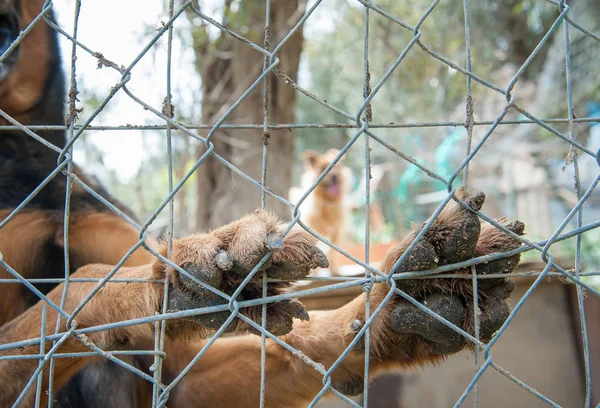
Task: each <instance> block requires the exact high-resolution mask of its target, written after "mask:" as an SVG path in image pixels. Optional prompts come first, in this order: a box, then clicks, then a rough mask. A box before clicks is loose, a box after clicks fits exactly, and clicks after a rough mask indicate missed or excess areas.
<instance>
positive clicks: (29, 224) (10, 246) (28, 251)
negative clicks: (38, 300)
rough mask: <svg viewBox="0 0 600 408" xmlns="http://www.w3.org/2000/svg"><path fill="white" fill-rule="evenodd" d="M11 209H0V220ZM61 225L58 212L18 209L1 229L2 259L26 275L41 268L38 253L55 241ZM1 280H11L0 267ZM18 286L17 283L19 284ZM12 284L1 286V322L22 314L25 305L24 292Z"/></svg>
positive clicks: (26, 276)
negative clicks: (48, 243) (47, 244)
mask: <svg viewBox="0 0 600 408" xmlns="http://www.w3.org/2000/svg"><path fill="white" fill-rule="evenodd" d="M9 214H10V211H8V210H1V211H0V222H1V221H3V220H4V219H5V218H6V217H7V216H8V215H9ZM59 225H60V217H59V215H58V214H49V213H48V212H43V211H32V210H21V211H20V212H19V213H17V214H16V215H15V216H14V217H13V218H12V219H11V220H10V221H9V222H8V223H7V224H6V225H5V226H4V227H3V228H2V229H1V230H0V251H2V257H3V260H4V261H5V262H6V263H7V264H8V265H9V266H10V267H12V268H13V269H14V270H15V271H17V272H18V273H20V274H21V275H22V276H24V277H25V278H30V277H31V276H32V274H33V273H34V272H35V270H36V269H37V268H40V267H41V265H40V262H41V261H42V260H41V259H40V253H41V251H42V250H43V246H44V245H46V243H47V242H48V241H52V240H54V237H55V234H56V231H57V229H58V228H59ZM0 279H14V276H13V275H11V274H10V273H9V272H8V271H7V270H6V269H4V268H3V267H2V266H0ZM19 286H20V285H19ZM19 289H20V288H17V285H15V284H3V285H1V286H0V325H3V324H4V323H6V322H7V321H9V320H11V319H13V318H14V317H16V316H18V315H20V314H21V313H23V312H24V311H25V309H26V307H27V305H26V303H25V299H23V294H22V293H21V292H20V290H19Z"/></svg>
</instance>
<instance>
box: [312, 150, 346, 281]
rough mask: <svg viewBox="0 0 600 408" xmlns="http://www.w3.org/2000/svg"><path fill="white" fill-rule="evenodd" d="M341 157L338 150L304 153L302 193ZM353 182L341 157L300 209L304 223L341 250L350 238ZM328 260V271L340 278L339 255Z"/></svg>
mask: <svg viewBox="0 0 600 408" xmlns="http://www.w3.org/2000/svg"><path fill="white" fill-rule="evenodd" d="M338 154H339V150H335V149H330V150H328V151H327V152H326V153H324V154H319V153H317V152H314V151H312V150H309V151H307V152H305V153H304V154H303V156H302V160H303V163H304V174H303V175H302V180H301V187H302V191H306V190H307V189H308V188H309V187H310V186H312V184H313V183H314V182H315V181H316V179H317V178H318V177H319V176H320V175H321V174H322V173H323V172H324V171H325V169H326V168H327V166H329V165H330V164H331V162H332V161H333V160H334V159H335V157H336V156H337V155H338ZM350 181H351V174H350V169H348V168H347V167H346V166H345V165H344V158H343V157H342V158H341V159H340V161H338V162H337V164H336V165H335V166H334V167H333V168H332V169H331V171H330V172H329V173H328V174H327V176H325V178H324V179H323V180H322V181H321V182H320V183H319V184H318V185H317V187H316V188H315V189H314V191H313V192H312V193H311V194H310V195H309V196H308V197H307V198H306V200H305V201H304V202H303V203H302V205H301V206H300V211H301V212H302V217H301V220H302V221H303V222H305V223H306V224H307V225H308V226H309V227H311V228H313V229H314V230H315V231H317V232H318V233H319V234H321V235H323V236H325V237H326V238H328V239H329V240H331V242H332V243H333V244H335V245H337V246H339V247H341V248H344V246H345V245H346V244H347V238H348V237H347V225H348V222H349V221H350V206H349V203H348V202H347V201H348V193H349V183H350ZM333 184H336V185H337V189H338V191H337V194H332V187H331V186H332V185H333ZM332 254H333V252H332ZM329 258H330V260H329V269H330V271H331V273H332V275H337V274H338V269H339V264H340V262H339V256H336V255H331V256H330V257H329Z"/></svg>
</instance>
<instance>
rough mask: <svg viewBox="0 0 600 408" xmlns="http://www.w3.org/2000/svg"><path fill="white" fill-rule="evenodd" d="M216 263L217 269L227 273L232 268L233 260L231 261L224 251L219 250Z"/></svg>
mask: <svg viewBox="0 0 600 408" xmlns="http://www.w3.org/2000/svg"><path fill="white" fill-rule="evenodd" d="M216 263H217V266H218V267H219V269H222V270H224V271H229V270H231V268H233V259H231V256H230V255H229V253H227V251H225V250H224V249H222V250H220V251H219V253H218V254H217V258H216Z"/></svg>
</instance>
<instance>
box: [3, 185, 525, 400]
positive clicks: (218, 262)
mask: <svg viewBox="0 0 600 408" xmlns="http://www.w3.org/2000/svg"><path fill="white" fill-rule="evenodd" d="M459 197H460V198H462V199H464V200H465V201H466V202H467V204H468V205H469V206H470V207H471V208H473V209H476V210H478V209H480V208H481V205H482V204H483V200H484V196H483V194H481V193H479V194H476V195H474V196H472V197H469V196H467V195H466V194H465V193H464V192H461V193H460V194H459ZM282 228H283V225H281V224H279V223H278V222H277V220H276V219H275V218H274V217H273V216H272V215H269V214H268V213H264V212H257V213H255V214H253V215H249V216H246V217H244V218H242V219H240V220H238V221H236V222H233V223H232V224H229V225H227V226H224V227H222V228H219V229H217V230H215V231H213V232H211V233H208V234H203V235H196V236H192V237H189V238H184V239H180V240H176V241H175V242H174V244H173V249H172V252H171V256H170V259H171V261H172V262H174V263H175V264H176V265H178V266H179V267H181V268H184V269H185V270H187V271H188V272H189V273H190V274H191V275H192V276H194V277H195V278H196V279H198V280H200V281H202V282H205V283H206V284H209V285H212V286H214V287H216V288H218V289H220V290H222V291H224V292H226V293H231V292H232V291H233V290H235V288H236V287H237V286H238V284H239V282H240V281H241V280H242V279H243V278H244V277H245V275H247V273H248V272H249V271H250V270H251V269H252V267H253V266H254V265H255V264H256V263H257V262H258V261H259V260H260V259H262V258H263V257H264V255H265V254H266V253H267V251H269V250H271V251H272V257H271V260H270V262H269V263H267V264H266V266H265V267H264V269H263V272H262V273H266V274H267V275H268V276H270V277H272V278H278V279H283V280H294V279H300V278H302V277H304V276H306V275H307V274H308V273H309V272H310V270H311V269H312V268H314V267H317V266H326V265H327V262H326V259H325V258H324V256H323V254H322V253H321V252H320V251H319V250H318V249H317V248H316V247H315V246H314V245H315V239H314V238H313V237H312V236H311V235H309V234H308V233H307V232H305V231H304V230H302V229H298V228H296V229H293V230H292V232H290V233H289V234H288V235H287V236H286V237H285V238H284V239H283V241H282V243H280V244H278V239H277V236H278V234H279V233H280V232H281V230H282ZM420 228H421V227H418V228H417V229H415V230H414V231H412V232H411V233H410V234H409V236H408V237H406V238H405V239H404V240H403V241H402V242H401V243H400V244H399V245H398V246H396V247H395V248H393V249H391V250H390V252H389V253H388V254H387V256H386V259H385V261H384V264H383V266H382V271H383V272H385V273H387V272H390V271H391V270H392V267H393V266H394V265H395V264H396V262H397V261H398V259H399V257H400V256H401V255H402V254H403V253H404V251H405V250H406V249H407V248H408V246H409V245H410V243H411V242H412V241H413V240H414V238H415V237H416V235H417V233H418V232H419V230H420ZM507 228H509V229H510V230H512V231H514V232H515V233H517V234H522V233H523V228H524V227H523V224H521V223H518V222H516V223H513V224H510V225H508V226H507ZM120 236H122V234H120ZM15 238H16V237H15ZM519 245H520V243H519V242H518V241H517V240H515V239H513V238H511V237H510V236H508V235H506V234H504V233H503V232H501V231H500V230H498V229H496V228H495V227H492V226H489V225H485V226H480V223H479V219H478V217H477V216H476V215H475V214H473V213H472V212H470V211H468V210H467V209H465V208H464V207H462V206H461V205H458V204H456V203H451V204H449V205H448V206H447V207H446V209H444V211H443V212H442V213H441V214H440V216H439V217H438V218H437V220H436V221H435V222H434V223H433V224H432V226H431V227H430V229H429V230H428V231H427V232H426V233H425V235H424V238H423V240H421V241H420V242H419V243H418V244H417V245H416V246H415V247H414V248H413V250H412V254H411V256H409V257H407V258H406V259H405V260H404V262H402V263H401V264H399V266H398V268H397V270H395V271H394V272H401V271H415V270H430V269H434V268H435V267H436V266H438V265H444V264H450V263H455V262H461V261H464V260H467V259H470V258H472V257H475V256H484V255H487V254H490V253H494V252H501V251H507V250H511V249H514V248H517V247H518V246H519ZM163 253H165V251H163ZM518 261H519V255H513V256H512V257H508V258H502V259H498V260H494V261H490V262H488V263H485V264H480V265H477V272H478V273H480V274H489V273H508V272H510V271H512V270H513V269H514V268H515V266H516V265H517V264H518ZM111 268H112V267H111V266H108V265H98V264H96V265H88V266H86V267H83V268H81V269H79V270H78V271H77V272H76V273H75V274H74V275H73V278H102V277H104V276H105V275H106V273H107V272H109V271H110V270H111ZM455 273H465V274H468V273H469V270H468V269H457V270H455ZM165 277H168V281H169V293H168V298H169V307H168V308H169V310H171V311H182V312H185V311H186V310H190V309H198V308H202V307H206V306H214V305H217V304H225V305H226V303H227V302H226V301H225V300H224V299H222V298H218V297H215V296H214V295H212V293H211V292H209V291H208V290H207V289H205V288H203V287H202V286H200V285H198V284H197V283H195V282H194V281H193V280H191V279H189V278H188V277H186V276H185V275H180V274H179V273H178V272H177V271H176V270H174V269H173V268H172V267H170V266H168V265H167V264H165V263H163V262H161V261H159V260H155V261H153V262H152V263H151V264H147V265H142V266H139V267H123V268H121V269H120V270H119V271H118V272H117V274H116V275H115V278H121V279H137V280H139V279H140V278H142V279H154V280H159V281H160V280H163V279H164V278H165ZM260 281H261V277H260V276H257V277H256V278H254V279H252V280H251V281H250V283H249V284H248V286H246V288H245V289H244V290H243V291H242V296H243V299H244V300H250V299H252V298H254V297H260V296H261V291H260ZM397 284H398V288H401V289H402V290H403V291H405V292H406V293H408V294H409V295H411V296H412V297H413V298H415V299H417V300H418V301H421V302H425V301H426V303H427V307H428V308H429V309H431V310H432V311H434V312H436V313H438V314H440V315H441V316H443V317H444V318H446V319H447V320H449V321H450V322H452V323H454V324H456V325H458V326H459V327H462V328H463V329H464V330H466V331H467V332H469V333H473V310H472V307H471V305H472V297H473V296H478V297H479V307H480V308H481V312H482V314H481V316H480V324H481V325H480V338H481V339H482V341H484V342H486V341H489V339H490V338H491V337H492V335H493V333H494V332H495V331H496V330H497V329H498V328H499V327H500V326H501V325H502V323H503V322H504V320H505V319H506V318H507V316H508V311H509V309H508V306H507V304H506V301H505V300H504V299H506V298H507V297H508V296H509V295H510V293H511V291H512V289H513V288H514V284H513V283H512V282H511V281H508V280H506V279H494V280H486V281H485V285H484V284H483V282H482V284H481V285H479V289H478V293H477V294H474V293H473V292H472V284H471V282H470V280H468V279H453V280H450V279H443V278H441V279H425V280H399V281H397ZM95 286H96V282H72V283H71V284H70V285H69V289H68V292H67V298H66V303H65V311H66V312H67V313H72V312H73V310H74V309H75V308H76V307H77V306H78V305H79V304H80V302H81V301H82V300H83V299H84V297H85V296H86V295H87V294H88V293H89V292H90V291H91V290H93V289H94V288H95ZM284 286H285V285H284V284H282V283H270V284H269V290H268V294H269V296H272V295H277V294H281V293H284V292H283V291H282V290H283V288H284ZM62 290H63V287H62V285H59V286H58V287H57V288H55V289H54V290H52V291H51V292H50V293H49V294H48V299H49V300H50V301H51V302H53V303H54V304H58V303H59V302H60V299H61V295H62ZM389 291H390V288H389V287H388V285H386V284H384V283H377V284H375V285H374V287H373V288H372V290H371V294H370V302H371V310H375V309H376V308H377V307H378V306H379V305H380V304H381V303H382V302H383V301H384V299H385V298H386V296H387V295H388V293H389ZM163 293H164V289H163V285H162V284H160V283H148V282H139V281H137V282H135V281H133V282H129V283H125V282H123V283H111V282H110V281H109V282H108V283H107V284H106V285H105V287H104V288H103V289H102V290H101V291H99V292H98V293H97V294H96V295H95V296H94V298H93V299H92V300H91V301H90V302H89V303H87V304H86V305H85V307H83V309H82V310H81V311H80V313H79V314H78V315H76V316H75V321H76V322H77V323H76V326H71V327H70V328H69V327H65V319H62V321H61V327H59V332H60V333H66V332H67V330H68V329H71V330H73V329H75V328H76V329H78V330H82V331H83V332H79V333H78V332H73V334H71V335H68V334H67V335H66V337H64V338H63V340H62V342H59V343H58V345H57V346H56V349H54V350H53V351H54V352H55V353H77V352H85V351H88V350H89V347H90V346H91V345H96V346H98V347H100V348H102V349H104V350H114V349H133V348H135V349H139V348H144V347H148V348H151V347H152V344H153V341H154V336H155V335H154V324H152V323H143V324H135V322H131V323H130V324H129V325H122V326H119V327H116V328H110V329H108V328H107V329H104V330H101V329H100V328H96V327H98V326H102V325H107V324H111V323H115V322H120V321H124V320H133V319H138V318H143V317H151V316H155V314H156V313H157V312H159V311H160V310H161V308H162V304H163V302H164V298H163ZM43 305H44V303H43V302H42V301H40V302H38V303H37V304H36V305H35V306H33V307H32V308H30V309H29V310H27V311H26V312H24V313H23V314H22V315H20V316H18V317H17V318H15V319H14V320H12V321H11V322H8V323H7V324H5V325H4V326H3V327H2V328H0V339H1V340H0V341H1V342H2V343H3V344H5V346H1V347H0V352H1V353H2V355H8V356H11V355H12V356H14V355H39V353H40V347H39V342H40V341H39V339H37V338H38V337H39V333H40V323H41V322H40V316H41V309H42V306H43ZM241 307H242V308H241V312H242V314H243V315H245V316H247V321H246V320H244V321H242V320H239V319H237V320H234V321H233V322H232V323H231V324H230V328H232V329H235V330H237V331H242V330H246V329H247V328H248V327H249V326H248V325H249V322H252V321H254V322H258V321H260V306H252V307H243V305H241ZM48 311H49V312H48V318H47V320H46V327H45V332H46V333H54V332H55V329H56V327H55V324H56V321H57V319H56V317H57V315H56V312H55V311H54V309H53V308H48ZM267 313H268V316H267V328H268V329H269V330H270V331H271V332H272V333H273V334H275V335H279V336H282V337H281V339H282V340H284V341H285V342H286V343H288V344H289V345H290V346H292V347H294V348H295V349H297V350H299V351H300V352H302V353H303V354H304V355H305V356H307V357H308V358H309V359H311V360H313V361H314V362H316V363H319V364H322V365H323V366H324V369H325V370H326V369H327V368H329V367H331V365H332V364H333V363H334V362H335V361H336V360H337V359H338V357H339V356H340V355H341V354H342V352H343V351H344V350H345V349H346V348H347V347H348V345H349V344H350V342H351V341H352V340H353V339H354V337H355V336H356V335H357V333H359V331H360V330H361V328H362V327H363V325H364V323H365V321H366V319H365V314H364V313H365V295H364V294H363V295H361V296H359V297H357V298H356V299H354V300H353V301H352V302H350V303H349V304H347V305H345V306H343V307H341V308H339V309H336V310H332V311H322V312H312V313H311V314H310V316H309V315H308V314H307V313H306V311H305V310H304V308H303V307H302V305H301V304H300V303H299V302H297V301H293V300H280V301H279V302H276V303H273V304H272V306H270V307H268V308H267ZM228 316H229V311H228V308H227V306H224V308H223V311H222V312H218V313H214V314H209V315H206V314H199V315H198V314H196V315H194V314H193V313H189V314H188V315H187V317H183V316H182V317H181V318H179V319H173V320H169V321H168V325H167V333H168V336H169V338H170V339H171V340H170V341H169V342H167V343H166V345H165V351H166V353H167V355H168V358H167V359H166V360H165V362H164V370H163V381H164V382H165V383H167V384H168V383H169V382H170V381H172V380H173V379H174V378H175V377H176V376H177V375H178V374H179V373H180V372H181V371H182V370H183V369H184V368H185V367H186V365H187V364H188V363H189V362H190V361H191V360H192V359H193V358H194V357H195V356H196V354H197V353H198V352H199V351H200V350H201V348H202V347H203V345H204V343H203V342H190V341H182V340H178V339H189V338H191V337H193V336H202V335H206V333H207V332H209V331H210V330H214V329H216V328H217V327H219V326H220V325H221V324H222V323H223V322H224V321H225V320H226V319H227V317H228ZM309 317H310V320H309ZM295 318H298V319H299V320H296V321H294V319H295ZM370 330H371V337H370V339H371V340H370V353H371V354H370V356H371V371H372V373H371V374H372V376H373V375H376V374H377V373H378V372H381V371H382V370H388V369H389V368H393V367H399V368H402V367H413V366H416V365H423V364H429V363H433V362H438V361H441V360H443V358H444V356H446V355H449V354H453V353H456V352H458V351H460V350H462V349H464V348H465V347H469V344H470V343H469V342H467V341H466V340H465V339H464V338H463V337H462V336H461V335H459V334H457V333H456V332H454V331H453V330H450V329H449V328H448V327H447V326H445V325H444V324H442V323H440V322H439V321H437V320H435V319H432V318H431V317H429V316H428V315H426V314H425V313H423V312H421V311H420V310H419V309H417V308H416V307H415V306H414V305H413V304H412V303H409V302H407V301H406V300H404V299H403V298H402V297H401V296H399V295H396V294H392V296H391V297H390V298H389V300H388V301H387V302H386V304H385V306H384V307H383V309H382V311H381V313H380V314H379V315H378V316H377V317H376V318H375V319H374V320H373V322H372V324H371V326H370ZM27 339H33V340H32V341H31V343H29V345H25V346H23V345H18V347H15V346H11V344H10V343H12V342H18V341H22V340H27ZM361 344H362V343H361V342H359V343H358V344H357V345H356V347H355V348H354V349H353V350H352V351H351V352H350V354H349V355H348V356H347V357H346V358H345V359H344V360H343V362H342V363H341V364H340V365H339V366H338V368H337V369H336V370H335V371H333V373H332V374H331V380H332V382H331V385H332V387H333V388H335V389H336V390H338V391H340V392H342V393H345V394H348V395H356V394H358V393H360V392H361V391H362V386H363V373H364V346H363V345H361ZM50 348H52V342H51V341H48V342H46V345H45V350H46V351H48V350H50ZM97 359H98V357H94V358H92V357H79V358H57V359H56V360H55V376H54V381H55V384H54V386H55V388H57V389H58V388H60V387H61V386H62V385H64V384H66V383H67V382H68V381H69V379H70V378H71V377H72V376H73V375H75V374H76V373H77V372H78V371H80V370H81V369H82V368H84V367H86V366H88V365H89V364H91V363H93V362H94V361H97ZM151 360H152V359H151V358H148V359H147V360H146V364H151ZM260 361H261V351H260V338H259V337H258V336H252V335H246V336H237V337H233V338H223V339H218V340H217V341H216V342H215V343H214V344H213V345H212V346H211V347H210V348H209V349H208V350H207V351H206V353H205V354H204V355H203V357H202V358H201V359H200V360H199V361H198V363H197V364H195V365H194V366H193V367H192V368H191V371H190V372H189V373H188V374H187V377H186V378H185V380H184V381H180V382H178V383H177V385H176V386H175V387H174V388H173V389H172V390H171V391H170V399H169V406H170V407H189V406H210V407H232V406H256V405H257V404H258V402H259V398H260V392H259V390H260V366H261V362H260ZM38 364H39V362H38V360H37V359H25V360H12V359H0V382H2V384H4V386H3V387H1V388H0V406H11V405H12V404H13V403H14V401H15V400H16V398H17V397H18V396H19V394H20V393H21V390H23V389H24V387H25V385H26V383H27V382H28V381H29V379H30V378H32V375H33V373H34V371H35V370H36V368H37V367H38ZM47 367H48V365H47V364H46V365H45V367H44V371H43V375H42V378H43V379H44V382H43V383H42V387H43V389H42V390H41V391H42V392H41V400H42V403H43V404H44V403H45V395H46V393H45V392H44V391H45V390H46V389H47V387H48V384H47V381H46V379H47V378H48V377H47ZM266 375H267V377H266V381H267V382H266V405H267V406H269V407H281V406H288V407H300V406H306V404H307V403H309V402H310V401H311V400H312V399H313V398H314V397H315V396H316V395H317V394H318V393H319V392H320V390H321V389H322V387H323V381H322V380H323V373H322V372H319V370H315V368H313V367H312V366H310V365H307V364H306V361H305V359H303V358H300V356H298V355H294V354H292V353H291V352H290V351H288V350H287V349H285V348H283V347H282V346H280V345H278V344H276V343H275V342H273V341H271V340H269V341H267V361H266ZM100 391H101V392H105V393H111V392H112V391H111V390H106V389H105V390H100ZM131 392H137V393H139V394H140V395H143V396H145V399H141V400H140V401H138V404H136V406H148V405H146V404H149V402H150V399H151V398H150V396H151V389H150V387H149V386H148V383H147V382H146V383H144V382H142V381H140V384H138V386H137V387H136V388H134V389H132V390H131ZM34 399H35V387H32V388H31V389H30V391H29V392H28V393H27V394H26V396H25V399H24V401H23V406H33V402H34Z"/></svg>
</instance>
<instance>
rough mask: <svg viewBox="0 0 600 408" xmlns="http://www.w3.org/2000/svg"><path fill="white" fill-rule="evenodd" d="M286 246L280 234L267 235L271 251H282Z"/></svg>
mask: <svg viewBox="0 0 600 408" xmlns="http://www.w3.org/2000/svg"><path fill="white" fill-rule="evenodd" d="M283 247H284V244H283V239H281V236H280V235H278V234H269V235H267V249H269V250H270V251H281V250H282V249H283Z"/></svg>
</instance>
